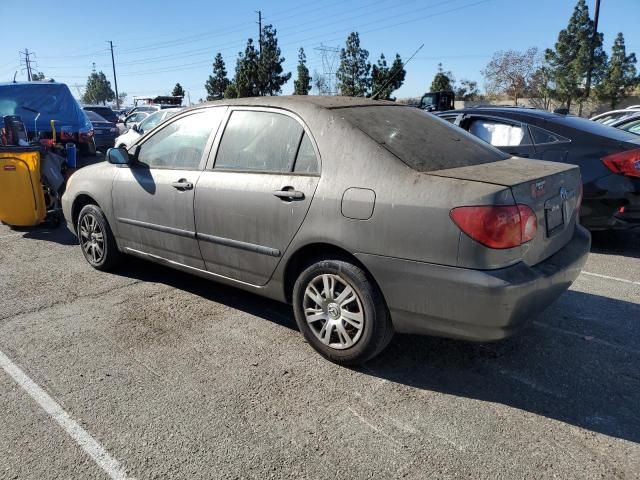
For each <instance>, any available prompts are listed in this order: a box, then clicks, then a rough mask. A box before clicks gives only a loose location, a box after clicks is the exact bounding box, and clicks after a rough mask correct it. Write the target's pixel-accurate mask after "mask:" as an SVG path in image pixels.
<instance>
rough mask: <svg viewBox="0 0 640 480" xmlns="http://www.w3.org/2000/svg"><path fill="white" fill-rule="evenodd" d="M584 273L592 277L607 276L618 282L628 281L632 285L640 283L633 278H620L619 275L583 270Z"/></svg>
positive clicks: (606, 277)
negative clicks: (613, 275) (612, 275)
mask: <svg viewBox="0 0 640 480" xmlns="http://www.w3.org/2000/svg"><path fill="white" fill-rule="evenodd" d="M582 274H583V275H589V276H591V277H598V278H605V279H607V280H615V281H616V282H622V283H628V284H631V285H640V282H634V281H633V280H627V279H625V278H618V277H610V276H609V275H601V274H599V273H593V272H585V271H584V270H583V271H582Z"/></svg>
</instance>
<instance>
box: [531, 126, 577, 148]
mask: <svg viewBox="0 0 640 480" xmlns="http://www.w3.org/2000/svg"><path fill="white" fill-rule="evenodd" d="M529 131H530V132H531V138H532V139H533V143H534V144H535V145H550V144H552V143H564V142H570V141H571V140H569V139H568V138H565V137H563V136H562V135H558V134H557V133H553V132H550V131H549V130H545V129H544V128H540V127H534V126H533V125H529Z"/></svg>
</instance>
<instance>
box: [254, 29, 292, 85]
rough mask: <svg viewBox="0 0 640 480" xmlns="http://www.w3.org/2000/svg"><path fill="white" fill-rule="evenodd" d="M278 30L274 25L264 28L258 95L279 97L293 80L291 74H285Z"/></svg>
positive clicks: (259, 64) (259, 62)
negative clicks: (286, 84) (286, 85)
mask: <svg viewBox="0 0 640 480" xmlns="http://www.w3.org/2000/svg"><path fill="white" fill-rule="evenodd" d="M276 33H277V31H276V29H275V28H273V26H272V25H265V26H264V27H262V52H261V53H260V55H259V61H258V87H259V88H258V92H259V93H258V94H259V95H277V94H279V93H281V92H282V86H283V85H284V84H285V83H287V82H288V81H289V79H290V78H291V72H288V73H283V68H282V64H283V63H284V61H285V58H284V57H281V56H280V54H281V52H280V47H279V46H278V38H277V37H276Z"/></svg>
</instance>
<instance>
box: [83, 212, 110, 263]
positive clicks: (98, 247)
mask: <svg viewBox="0 0 640 480" xmlns="http://www.w3.org/2000/svg"><path fill="white" fill-rule="evenodd" d="M80 245H81V246H82V250H83V251H84V254H85V256H86V257H87V259H88V260H89V261H90V262H92V263H100V261H101V260H102V257H103V256H104V233H103V231H102V228H101V227H100V224H99V223H98V219H97V218H96V217H95V215H93V214H92V213H88V214H86V215H85V216H83V217H82V219H81V220H80Z"/></svg>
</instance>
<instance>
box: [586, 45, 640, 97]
mask: <svg viewBox="0 0 640 480" xmlns="http://www.w3.org/2000/svg"><path fill="white" fill-rule="evenodd" d="M635 64H636V55H635V53H631V54H629V55H627V49H626V47H625V44H624V35H622V33H618V36H617V37H616V39H615V41H614V42H613V47H612V48H611V59H610V60H609V65H608V66H607V70H606V73H605V75H604V79H603V81H602V83H601V84H600V85H599V86H598V88H597V89H596V91H597V94H598V97H600V98H606V99H608V100H609V101H610V102H611V108H612V109H613V108H616V105H617V104H618V102H619V101H620V100H621V99H623V98H624V97H626V96H627V91H628V89H629V88H630V87H633V86H634V85H635V84H636V83H638V80H639V79H638V78H636V66H635Z"/></svg>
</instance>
